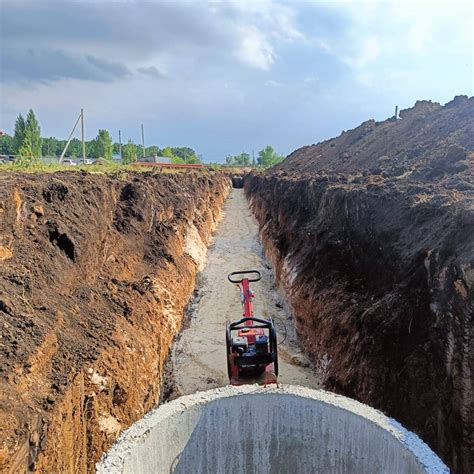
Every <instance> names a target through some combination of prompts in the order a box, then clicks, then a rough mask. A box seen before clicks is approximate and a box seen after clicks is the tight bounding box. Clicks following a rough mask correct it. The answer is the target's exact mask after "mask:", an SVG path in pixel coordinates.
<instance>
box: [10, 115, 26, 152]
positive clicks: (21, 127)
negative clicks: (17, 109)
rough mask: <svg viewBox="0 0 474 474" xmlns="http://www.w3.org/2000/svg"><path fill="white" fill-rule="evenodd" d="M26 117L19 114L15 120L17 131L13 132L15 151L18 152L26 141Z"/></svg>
mask: <svg viewBox="0 0 474 474" xmlns="http://www.w3.org/2000/svg"><path fill="white" fill-rule="evenodd" d="M25 127H26V124H25V119H24V118H23V115H21V114H20V115H18V117H17V118H16V120H15V132H14V134H13V153H18V151H19V150H20V148H21V147H22V146H23V142H24V141H25Z"/></svg>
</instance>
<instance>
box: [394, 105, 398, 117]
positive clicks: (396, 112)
mask: <svg viewBox="0 0 474 474" xmlns="http://www.w3.org/2000/svg"><path fill="white" fill-rule="evenodd" d="M397 118H398V105H396V106H395V120H397Z"/></svg>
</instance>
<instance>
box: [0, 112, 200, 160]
mask: <svg viewBox="0 0 474 474" xmlns="http://www.w3.org/2000/svg"><path fill="white" fill-rule="evenodd" d="M66 143H67V140H59V139H57V138H55V137H48V138H46V137H41V128H40V125H39V122H38V119H37V118H36V116H35V113H34V112H33V110H31V109H30V110H29V112H28V114H27V115H26V118H24V117H23V115H21V114H20V115H18V117H17V119H16V121H15V130H14V133H13V136H10V135H3V136H1V137H0V154H1V155H15V156H17V157H18V159H19V160H21V161H23V162H25V163H26V162H29V161H33V160H34V159H38V158H41V157H48V158H59V157H60V156H61V153H62V152H63V150H64V147H65V146H66ZM85 149H86V157H87V158H93V159H97V158H104V159H106V160H112V157H113V155H114V154H115V155H118V154H119V153H120V144H119V143H117V142H115V143H114V142H113V141H112V137H111V135H110V133H109V132H108V130H105V129H101V130H99V132H98V134H97V136H96V137H95V138H94V139H93V140H87V141H85ZM153 155H158V156H165V157H167V158H170V159H171V161H172V162H173V163H200V162H201V157H200V156H198V155H197V154H196V152H195V151H194V150H193V149H192V148H189V147H170V146H167V147H165V148H163V149H160V148H159V147H158V146H156V145H151V146H148V147H145V156H153ZM64 156H65V157H68V158H79V157H82V142H81V140H79V139H77V138H73V139H72V140H71V142H70V143H69V146H68V148H67V150H66V153H65V155H64ZM142 156H143V147H142V145H139V144H135V143H134V142H133V141H132V140H128V142H127V143H126V144H124V145H122V158H123V162H124V163H132V162H133V161H136V160H137V158H140V157H142Z"/></svg>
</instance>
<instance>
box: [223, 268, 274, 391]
mask: <svg viewBox="0 0 474 474" xmlns="http://www.w3.org/2000/svg"><path fill="white" fill-rule="evenodd" d="M249 274H250V275H254V276H253V277H250V278H248V277H244V278H238V279H237V278H235V277H236V276H238V275H249ZM260 279H261V274H260V272H259V271H257V270H246V271H239V272H232V273H230V274H229V275H228V280H229V281H230V282H231V283H233V284H235V285H236V286H237V287H238V288H239V290H240V295H241V300H242V310H243V315H242V319H240V320H239V321H235V322H233V323H230V322H229V321H227V324H226V342H227V369H228V375H229V380H230V383H231V385H243V384H246V383H260V384H264V385H266V384H272V383H278V379H277V377H278V351H277V340H276V331H275V325H274V322H273V320H272V319H269V320H265V319H261V318H256V317H254V315H253V303H252V300H253V298H254V297H255V294H254V293H253V291H252V289H251V288H250V282H256V281H259V280H260ZM233 331H236V332H237V334H238V336H239V337H245V338H246V340H247V341H248V343H249V344H250V345H251V344H255V342H256V337H257V336H264V335H265V336H268V338H269V352H268V354H265V355H264V356H261V360H259V362H260V364H259V365H260V366H261V365H264V364H266V366H265V369H264V371H263V373H261V374H259V375H258V376H253V377H252V376H251V377H244V376H243V375H242V373H241V370H240V369H239V364H238V361H237V359H238V355H237V354H236V353H235V352H233V351H232V332H233ZM265 331H267V332H268V335H267V334H265Z"/></svg>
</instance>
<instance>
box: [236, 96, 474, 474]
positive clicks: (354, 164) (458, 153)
mask: <svg viewBox="0 0 474 474" xmlns="http://www.w3.org/2000/svg"><path fill="white" fill-rule="evenodd" d="M400 116H401V117H402V119H401V120H394V119H391V120H387V121H385V122H382V123H378V124H377V123H375V122H366V123H365V124H362V125H361V126H360V127H358V128H356V129H354V130H351V131H349V132H346V133H343V134H342V135H341V136H340V137H338V138H336V139H333V140H329V141H327V142H323V143H321V144H319V145H313V146H311V147H303V148H301V149H300V150H297V151H295V152H294V153H292V154H291V155H290V156H289V157H288V158H287V160H286V161H284V162H283V163H282V164H281V165H279V166H278V167H276V168H275V169H272V170H270V171H268V172H267V173H265V174H264V175H257V174H255V175H251V176H248V177H247V178H246V180H245V188H246V193H247V196H248V198H249V199H250V202H251V207H252V209H253V211H254V213H255V215H256V217H257V219H258V221H259V223H260V231H261V237H262V240H263V243H264V247H265V251H266V254H267V257H268V258H269V260H270V261H271V262H272V264H273V266H274V267H275V269H276V275H277V280H278V282H279V284H280V286H281V288H282V289H283V291H284V293H285V294H286V296H287V300H288V303H289V305H290V307H291V309H292V311H293V313H294V315H295V319H296V323H297V328H298V330H299V332H300V334H301V339H302V342H303V344H304V346H305V347H306V349H307V351H308V352H309V354H310V355H311V356H312V358H313V359H314V361H315V364H316V367H318V370H319V375H320V376H321V377H322V379H323V382H324V385H325V387H326V388H328V389H330V390H334V391H336V392H339V393H343V394H345V395H348V396H350V397H353V398H356V399H358V400H360V401H362V402H364V403H367V404H369V405H372V406H374V407H376V408H379V409H382V410H383V411H384V412H386V413H387V414H389V415H390V416H393V417H394V418H396V419H398V420H400V421H401V422H402V423H403V424H405V425H406V426H407V427H408V428H410V429H412V430H414V431H416V432H417V433H418V434H420V435H421V437H422V438H423V439H424V440H425V441H426V442H428V444H429V445H430V446H431V447H432V448H433V449H434V450H435V451H436V452H437V453H438V454H439V455H440V456H441V457H442V458H443V459H444V460H445V461H446V462H447V463H448V464H449V465H450V466H451V467H452V469H453V470H454V471H455V472H465V473H468V472H473V471H474V464H473V463H474V456H473V449H474V438H473V436H474V421H473V420H474V417H473V372H472V371H473V367H474V355H473V352H474V348H473V333H472V332H473V321H472V317H473V300H474V290H473V285H474V268H473V267H474V239H473V238H472V236H473V235H474V196H473V190H474V182H473V158H474V99H472V98H471V99H467V98H464V97H459V98H456V99H455V100H454V101H452V102H451V103H449V104H447V105H446V106H444V107H442V106H440V105H439V104H433V103H430V102H420V103H417V104H416V105H415V107H414V108H413V109H409V110H406V111H402V112H401V113H400Z"/></svg>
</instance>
